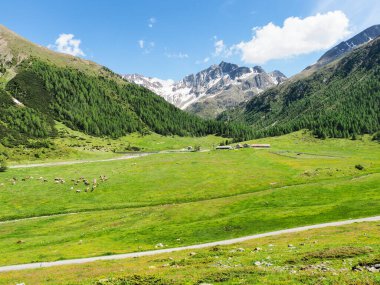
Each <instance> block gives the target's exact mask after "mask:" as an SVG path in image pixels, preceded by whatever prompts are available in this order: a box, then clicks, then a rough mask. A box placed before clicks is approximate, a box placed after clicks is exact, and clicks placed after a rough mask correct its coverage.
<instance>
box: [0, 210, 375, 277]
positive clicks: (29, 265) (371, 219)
mask: <svg viewBox="0 0 380 285" xmlns="http://www.w3.org/2000/svg"><path fill="white" fill-rule="evenodd" d="M375 221H380V216H375V217H368V218H361V219H352V220H351V219H350V220H345V221H339V222H330V223H324V224H318V225H311V226H304V227H298V228H292V229H286V230H279V231H274V232H267V233H262V234H256V235H250V236H245V237H240V238H234V239H227V240H222V241H216V242H209V243H202V244H195V245H189V246H183V247H174V248H165V249H159V250H150V251H141V252H132V253H125V254H114V255H106V256H96V257H88V258H78V259H67V260H59V261H51V262H38V263H27V264H18V265H9V266H1V267H0V272H7V271H17V270H24V269H35V268H42V267H52V266H59V265H69V264H82V263H88V262H94V261H99V260H116V259H125V258H132V257H140V256H150V255H157V254H161V253H168V252H175V251H181V250H188V249H200V248H205V247H212V246H217V245H229V244H234V243H240V242H243V241H247V240H251V239H258V238H263V237H269V236H277V235H281V234H288V233H296V232H302V231H307V230H311V229H320V228H325V227H335V226H342V225H349V224H354V223H361V222H375Z"/></svg>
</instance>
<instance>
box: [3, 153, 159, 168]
mask: <svg viewBox="0 0 380 285" xmlns="http://www.w3.org/2000/svg"><path fill="white" fill-rule="evenodd" d="M150 154H152V153H137V154H129V155H123V156H119V157H114V158H107V159H83V160H72V161H56V162H45V163H31V164H17V165H11V166H9V168H32V167H48V166H58V165H72V164H80V163H93V162H106V161H114V160H125V159H131V158H138V157H142V156H147V155H150Z"/></svg>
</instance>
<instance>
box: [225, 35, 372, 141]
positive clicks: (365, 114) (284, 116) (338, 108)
mask: <svg viewBox="0 0 380 285" xmlns="http://www.w3.org/2000/svg"><path fill="white" fill-rule="evenodd" d="M228 119H229V120H231V119H232V120H235V121H240V122H244V123H247V124H249V125H252V126H253V128H254V129H255V130H256V132H257V135H258V136H272V135H281V134H285V133H289V132H292V131H296V130H300V129H304V128H307V129H310V130H312V131H313V132H314V134H315V135H316V136H318V137H320V138H325V137H345V138H349V137H350V138H351V137H353V136H356V135H357V134H366V133H370V134H371V133H375V132H376V131H378V130H380V39H377V40H374V41H373V42H371V43H369V44H367V45H365V46H363V47H361V48H358V49H357V50H355V51H353V52H352V53H351V54H349V55H348V56H346V57H344V58H342V59H341V60H340V61H338V62H337V63H334V64H332V65H330V66H327V67H326V68H324V69H322V70H320V71H317V72H315V73H313V74H312V75H311V76H308V77H306V78H303V79H299V80H296V81H289V82H288V83H285V84H283V85H281V86H279V87H277V88H273V89H270V90H268V91H266V92H264V93H263V94H262V95H260V96H256V97H254V98H253V99H252V100H250V101H249V102H248V103H247V104H246V105H245V106H243V107H240V108H236V109H235V110H233V111H230V112H226V113H224V114H222V115H221V116H220V117H219V120H221V121H226V120H228Z"/></svg>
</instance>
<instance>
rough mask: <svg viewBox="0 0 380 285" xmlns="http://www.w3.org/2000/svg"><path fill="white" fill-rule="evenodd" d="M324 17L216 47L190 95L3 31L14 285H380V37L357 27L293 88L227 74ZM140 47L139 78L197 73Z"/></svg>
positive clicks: (4, 140)
mask: <svg viewBox="0 0 380 285" xmlns="http://www.w3.org/2000/svg"><path fill="white" fill-rule="evenodd" d="M161 5H164V4H163V3H161ZM231 5H232V4H231ZM131 6H133V5H132V4H131ZM128 8H129V7H128ZM112 9H114V7H112ZM125 10H126V11H127V12H130V11H129V9H125ZM342 13H343V12H340V11H335V12H329V13H326V14H317V15H315V16H310V17H316V18H318V17H332V16H334V17H343V16H344V14H343V15H342ZM123 16H124V15H123ZM310 17H309V18H310ZM111 18H112V17H111ZM227 18H228V17H227ZM227 18H226V19H227ZM309 18H306V19H301V18H298V17H293V18H288V19H287V20H286V21H285V22H284V27H283V28H281V27H277V26H276V25H275V24H273V23H272V22H270V23H269V24H268V26H267V28H266V29H264V28H259V27H256V28H253V29H252V30H251V32H252V33H255V35H256V37H255V36H253V37H252V40H251V41H250V42H243V41H241V42H240V43H236V44H232V45H230V44H227V43H225V42H224V41H223V40H221V39H219V38H218V37H217V36H216V35H214V36H212V37H211V38H210V36H208V41H210V42H211V43H213V47H214V48H215V50H214V52H211V53H209V54H208V56H206V57H205V56H204V54H202V56H200V55H199V54H198V56H197V58H198V57H199V58H203V60H195V63H194V64H195V65H196V66H197V67H199V69H198V70H200V71H199V72H193V73H190V72H188V73H186V74H189V75H187V76H185V77H183V78H182V77H180V78H182V79H179V80H163V79H159V78H158V77H160V76H158V77H148V76H144V75H140V74H138V73H130V74H127V73H123V72H120V70H118V72H116V71H113V70H111V69H110V68H108V67H106V66H103V65H100V64H98V63H95V62H93V61H92V60H89V58H93V57H92V55H90V54H91V53H92V52H91V51H90V50H81V49H80V48H79V46H80V44H81V40H79V39H76V38H75V37H74V35H73V34H60V35H59V38H58V39H57V40H56V42H55V44H49V45H46V46H47V47H44V46H42V45H39V44H34V43H32V42H30V41H29V40H27V39H25V38H23V37H21V36H19V35H18V34H16V33H15V32H13V31H11V30H9V29H8V28H6V27H5V26H3V25H0V284H13V285H30V284H54V285H57V284H67V285H68V284H93V285H148V284H157V285H164V284H165V285H168V284H172V285H180V284H181V285H182V284H189V285H190V284H194V285H195V284H196V285H202V284H203V285H216V284H247V285H248V284H310V285H312V284H313V285H314V284H315V285H316V284H334V285H335V284H339V285H340V284H369V285H372V284H378V283H379V282H380V279H379V272H380V256H379V252H380V244H379V240H380V230H379V229H380V228H379V226H380V216H379V215H380V183H379V182H380V147H379V146H380V145H379V142H380V38H379V35H380V26H379V25H373V26H370V27H368V28H366V29H365V30H363V31H361V32H359V33H358V34H356V35H354V36H352V35H351V34H350V32H349V31H348V30H347V27H346V28H344V29H342V31H341V35H340V36H339V37H338V36H337V37H335V38H336V39H335V40H334V41H331V43H330V44H328V45H324V46H323V47H321V48H318V49H316V50H314V51H315V52H319V54H321V56H320V58H319V59H318V60H317V61H316V63H314V64H310V62H308V64H309V66H308V67H306V68H304V69H303V70H302V71H301V72H300V73H297V74H294V75H293V76H290V77H289V78H288V77H286V76H285V75H284V74H283V73H282V72H280V71H279V70H277V69H274V68H272V65H266V66H264V67H265V69H266V70H273V71H268V72H267V71H265V70H264V68H263V67H261V66H259V65H256V64H255V65H253V64H252V65H248V64H247V65H241V64H239V65H238V64H234V63H229V62H226V61H225V59H229V58H234V56H235V58H236V56H237V54H240V55H241V60H240V62H241V63H246V62H248V61H247V59H244V58H246V55H245V53H247V52H248V53H250V52H251V50H254V51H255V48H256V46H257V45H258V42H259V43H260V37H262V36H263V35H265V33H267V32H268V30H269V32H273V31H275V32H276V33H277V32H278V31H282V32H283V33H284V34H285V33H286V32H287V29H292V27H290V28H289V27H285V26H286V25H289V23H293V27H294V25H295V26H297V25H298V24H299V23H301V22H302V21H304V20H305V21H306V20H307V22H308V23H309V24H308V25H305V27H303V28H302V29H301V28H298V29H297V30H296V32H294V31H293V32H292V33H291V36H292V37H293V36H294V37H295V39H293V38H292V39H293V40H296V38H297V37H298V35H299V33H301V32H302V31H303V30H304V29H307V28H308V27H310V25H311V24H310V23H312V22H313V21H315V18H313V19H314V20H313V21H311V20H310V19H309ZM241 20H243V19H241ZM341 20H342V19H341ZM343 20H344V19H343ZM161 21H162V22H160V21H157V19H156V18H154V17H151V18H149V19H148V25H147V27H146V29H148V30H150V31H153V30H154V28H155V27H156V25H159V24H161V23H164V21H163V19H162V20H161ZM342 22H343V24H344V23H345V21H342ZM218 23H219V21H218ZM334 23H335V22H334ZM335 24H336V25H337V24H338V23H335ZM335 24H334V25H335ZM218 25H219V24H218ZM347 25H348V22H347ZM290 26H291V25H290ZM324 26H328V25H327V24H323V25H319V27H322V28H323V27H324ZM319 27H318V29H312V33H311V34H308V35H306V36H305V38H302V37H301V38H302V40H303V41H304V40H305V39H308V41H310V42H312V43H314V41H313V40H314V35H315V36H316V37H317V36H320V37H322V36H324V35H323V33H322V32H321V33H320V34H319V30H320V29H319ZM94 30H96V28H94ZM120 30H121V28H120ZM201 30H203V26H202V29H201ZM315 31H318V33H316V32H315ZM334 31H335V30H334V29H331V31H330V30H328V31H325V33H329V32H334ZM85 34H86V36H87V35H88V36H89V37H91V33H85ZM168 34H170V33H168ZM195 34H197V33H194V35H195ZM177 35H178V34H177ZM348 35H350V37H351V38H348ZM103 36H104V34H103ZM110 36H115V35H114V34H113V33H110ZM280 37H282V35H281V36H280ZM347 38H348V39H347ZM343 39H344V41H342V42H340V43H339V44H338V42H339V41H340V40H343ZM327 40H328V39H325V41H326V42H327ZM338 40H339V41H338ZM178 42H180V40H179V39H178ZM284 42H286V43H285V48H284V46H282V48H283V49H285V50H288V49H289V46H291V45H292V44H293V43H292V41H291V39H289V41H288V39H286V41H284ZM96 43H97V44H96V47H98V45H99V46H102V43H101V42H100V41H99V40H96ZM136 43H137V44H138V48H139V52H140V53H141V58H142V57H143V56H144V57H145V60H146V61H144V62H145V66H144V65H143V64H141V69H140V66H139V69H138V70H156V71H157V72H158V73H159V74H166V73H165V72H163V71H162V70H165V69H167V68H168V67H167V66H166V64H168V65H169V64H170V60H178V61H180V60H181V61H182V62H181V63H177V64H178V65H177V67H176V70H177V71H178V70H181V72H182V69H181V68H182V67H184V66H185V64H184V62H185V61H189V60H190V55H189V54H187V53H183V52H178V53H176V52H169V51H168V50H167V49H168V48H167V47H165V46H161V45H160V44H157V45H156V43H155V41H154V40H153V39H152V40H148V39H145V38H144V39H143V38H141V39H140V40H136V41H135V44H136ZM112 44H114V43H112ZM334 44H336V45H335V46H333V45H334ZM115 45H116V44H115ZM252 45H253V46H252ZM277 45H278V46H279V47H278V52H279V53H281V45H283V43H281V42H277ZM200 46H201V45H200ZM266 46H267V48H268V44H267V43H266ZM306 46H309V45H306ZM102 48H105V47H104V46H102ZM158 48H161V49H163V50H164V55H165V57H166V58H167V62H165V64H161V65H158V66H154V65H155V64H156V62H155V61H154V60H152V59H153V57H155V56H157V53H156V50H155V49H158ZM297 48H298V47H297ZM327 49H328V50H327ZM194 50H196V49H194ZM322 51H323V52H324V53H323V54H322ZM98 52H99V51H98ZM119 52H120V50H119ZM272 52H275V53H276V56H278V55H277V50H272ZM282 52H284V51H283V50H282ZM115 53H116V51H115ZM124 53H125V54H129V53H131V50H129V49H128V48H127V49H126V50H125V51H124V50H123V54H124ZM86 54H88V55H86ZM301 54H303V53H302V52H301ZM135 56H136V55H135ZM251 56H252V54H251ZM266 56H268V52H267V51H266V49H264V50H262V51H261V53H256V52H255V53H254V54H253V57H254V58H256V61H257V62H258V63H259V62H261V61H262V62H263V64H265V60H260V59H257V58H258V57H262V58H265V57H266ZM293 56H295V55H293V54H292V53H290V54H288V55H285V56H284V57H283V58H282V60H285V61H287V62H293ZM136 57H137V56H136ZM115 58H116V57H115ZM115 58H114V59H115ZM121 58H124V57H121V56H120V58H116V61H117V63H118V64H120V62H121V61H122V60H121ZM141 58H140V59H141ZM129 59H131V62H130V63H128V64H131V65H132V62H133V60H132V59H133V56H131V54H129ZM273 59H276V60H279V58H276V57H274V58H272V60H273ZM191 60H193V59H191ZM209 61H210V62H209ZM216 61H217V62H219V64H215V62H216ZM282 63H284V62H282ZM114 64H115V63H114ZM182 64H183V65H182ZM120 66H125V65H120ZM282 66H283V67H285V65H282ZM267 67H270V68H267ZM186 70H187V69H186ZM193 70H194V69H193ZM161 78H164V77H161ZM253 145H256V147H254V146H253ZM263 146H265V147H263ZM50 265H54V266H52V267H47V266H50ZM45 267H46V268H45Z"/></svg>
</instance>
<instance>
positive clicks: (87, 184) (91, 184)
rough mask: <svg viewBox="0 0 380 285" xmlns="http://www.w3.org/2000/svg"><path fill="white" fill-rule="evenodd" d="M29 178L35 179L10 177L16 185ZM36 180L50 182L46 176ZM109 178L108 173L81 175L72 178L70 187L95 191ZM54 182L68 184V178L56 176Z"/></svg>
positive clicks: (3, 184)
mask: <svg viewBox="0 0 380 285" xmlns="http://www.w3.org/2000/svg"><path fill="white" fill-rule="evenodd" d="M29 180H34V177H33V176H26V177H23V178H21V179H19V178H17V177H13V178H11V179H9V183H10V184H11V185H16V184H17V183H19V182H20V183H22V182H26V181H29ZM36 180H38V181H41V182H43V183H48V182H49V179H48V178H44V177H39V178H36ZM107 180H108V177H107V176H106V175H100V176H99V179H97V178H94V179H92V180H91V179H86V178H85V177H79V178H78V179H71V183H72V186H71V187H70V188H69V189H70V190H74V189H76V190H75V192H76V193H80V192H82V189H83V188H82V187H84V189H83V191H84V192H93V191H94V190H95V189H96V187H98V185H99V184H101V183H103V182H106V181H107ZM53 183H55V184H66V180H65V179H64V178H61V177H56V178H54V179H53ZM2 186H5V183H0V187H2ZM78 188H82V189H78Z"/></svg>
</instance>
